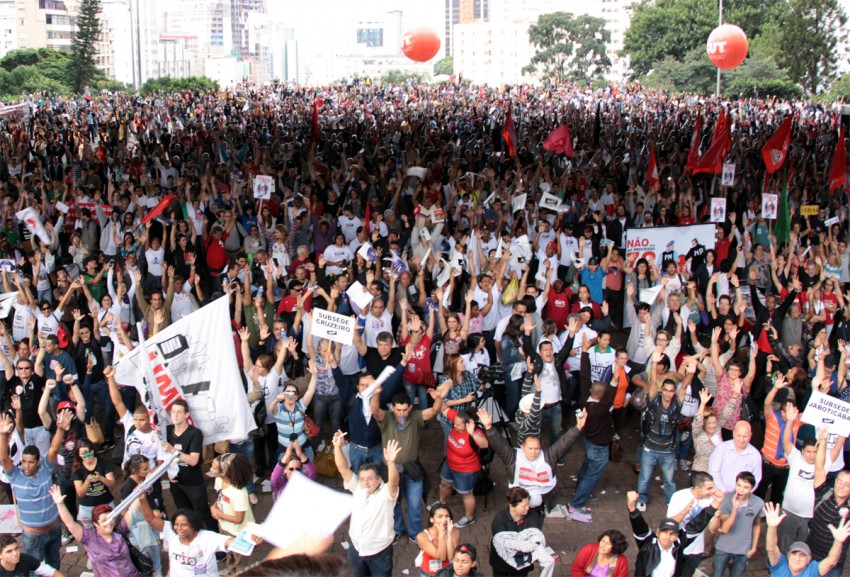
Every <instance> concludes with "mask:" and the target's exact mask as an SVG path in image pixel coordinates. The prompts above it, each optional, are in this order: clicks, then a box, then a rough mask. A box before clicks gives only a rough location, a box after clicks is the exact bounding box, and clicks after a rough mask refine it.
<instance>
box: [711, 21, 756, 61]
mask: <svg viewBox="0 0 850 577" xmlns="http://www.w3.org/2000/svg"><path fill="white" fill-rule="evenodd" d="M748 46H749V44H748V42H747V35H746V34H744V31H743V30H741V29H740V28H738V27H737V26H735V25H734V24H723V25H721V26H718V27H717V28H715V29H714V30H712V32H711V34H709V36H708V43H707V45H706V50H707V52H708V58H709V60H711V63H712V64H714V65H715V66H717V67H718V68H722V69H723V70H732V69H733V68H737V67H738V66H740V65H741V63H742V62H743V61H744V59H745V58H746V57H747V48H748Z"/></svg>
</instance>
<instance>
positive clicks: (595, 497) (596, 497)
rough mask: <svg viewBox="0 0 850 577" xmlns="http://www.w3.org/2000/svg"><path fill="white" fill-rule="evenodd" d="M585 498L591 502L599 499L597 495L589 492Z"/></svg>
mask: <svg viewBox="0 0 850 577" xmlns="http://www.w3.org/2000/svg"><path fill="white" fill-rule="evenodd" d="M587 500H588V501H590V502H591V503H595V502H597V501H598V500H599V495H594V494H593V493H591V494H590V496H589V497H588V498H587Z"/></svg>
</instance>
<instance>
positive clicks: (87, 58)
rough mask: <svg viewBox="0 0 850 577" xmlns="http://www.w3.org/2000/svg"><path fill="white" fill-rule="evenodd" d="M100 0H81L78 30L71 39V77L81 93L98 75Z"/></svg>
mask: <svg viewBox="0 0 850 577" xmlns="http://www.w3.org/2000/svg"><path fill="white" fill-rule="evenodd" d="M99 12H100V0H81V1H80V6H79V10H78V12H77V30H76V32H75V34H74V37H73V39H72V40H71V59H72V64H71V71H70V72H71V77H70V79H69V80H70V84H71V88H72V89H73V90H74V92H77V93H80V92H82V91H83V89H84V88H85V87H86V86H87V85H88V84H89V83H91V82H92V81H93V80H94V79H95V78H97V76H98V72H97V63H96V61H95V58H96V57H97V41H98V39H99V37H100V18H99V16H98V13H99Z"/></svg>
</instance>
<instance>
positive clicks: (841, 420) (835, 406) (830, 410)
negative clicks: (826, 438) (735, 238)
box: [803, 391, 850, 437]
mask: <svg viewBox="0 0 850 577" xmlns="http://www.w3.org/2000/svg"><path fill="white" fill-rule="evenodd" d="M803 422H804V423H808V424H810V425H814V426H815V427H817V428H821V427H826V429H827V430H828V431H829V432H830V434H832V435H841V436H842V437H850V403H846V402H844V401H842V400H840V399H836V398H835V397H830V396H829V395H824V394H823V393H819V392H818V391H812V396H811V397H809V404H807V405H806V410H805V411H803Z"/></svg>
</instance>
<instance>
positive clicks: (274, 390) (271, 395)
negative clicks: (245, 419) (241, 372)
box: [248, 367, 280, 425]
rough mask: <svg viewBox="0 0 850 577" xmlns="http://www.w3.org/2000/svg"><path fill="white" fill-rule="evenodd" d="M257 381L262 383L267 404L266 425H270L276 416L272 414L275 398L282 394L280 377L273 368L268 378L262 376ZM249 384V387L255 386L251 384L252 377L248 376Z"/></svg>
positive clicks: (261, 386)
mask: <svg viewBox="0 0 850 577" xmlns="http://www.w3.org/2000/svg"><path fill="white" fill-rule="evenodd" d="M257 380H258V381H259V382H260V388H261V389H262V390H263V398H264V400H265V402H266V420H265V424H266V425H270V424H272V423H274V415H273V414H272V409H271V405H272V403H273V402H274V399H275V397H277V396H278V395H279V394H280V375H279V374H277V371H276V370H275V368H274V367H272V368H271V370H270V371H269V374H267V375H266V376H262V375H261V376H260V378H259V379H257ZM248 383H249V387H253V386H254V384H253V383H252V382H251V375H248Z"/></svg>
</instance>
